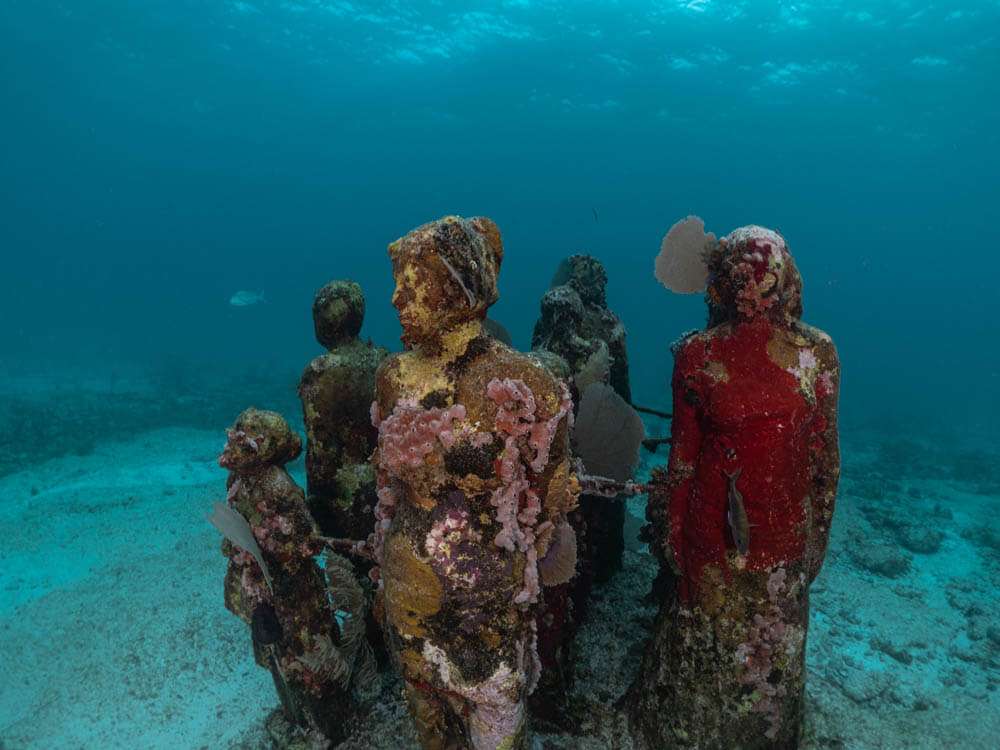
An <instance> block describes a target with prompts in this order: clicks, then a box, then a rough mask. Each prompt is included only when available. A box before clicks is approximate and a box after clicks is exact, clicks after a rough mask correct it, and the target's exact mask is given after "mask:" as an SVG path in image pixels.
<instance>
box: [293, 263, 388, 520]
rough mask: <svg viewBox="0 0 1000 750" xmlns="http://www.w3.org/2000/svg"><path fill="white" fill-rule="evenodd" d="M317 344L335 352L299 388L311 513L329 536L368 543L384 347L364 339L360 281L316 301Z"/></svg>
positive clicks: (336, 285)
mask: <svg viewBox="0 0 1000 750" xmlns="http://www.w3.org/2000/svg"><path fill="white" fill-rule="evenodd" d="M312 310H313V324H314V328H315V331H316V340H317V341H319V343H320V344H321V345H322V346H324V347H325V348H326V349H327V350H328V351H327V353H326V354H321V355H320V356H318V357H316V358H315V359H314V360H313V361H312V362H310V363H309V365H308V366H307V367H306V369H305V371H304V372H303V373H302V379H301V380H300V382H299V398H300V399H301V400H302V416H303V420H304V422H305V428H306V488H307V490H308V503H309V510H310V511H311V512H312V515H313V518H315V519H316V523H317V525H318V526H319V528H320V530H321V531H322V532H323V533H324V534H325V535H327V536H331V537H347V538H351V539H365V538H367V537H368V535H369V534H370V533H371V530H372V528H373V527H374V525H375V516H374V515H373V512H374V508H375V502H376V497H375V473H374V470H373V469H372V466H371V464H370V463H369V461H368V457H369V456H370V455H371V453H372V451H373V450H375V436H376V431H375V428H374V427H372V423H371V416H370V413H369V412H370V409H371V403H372V399H373V398H374V396H375V371H376V370H377V369H378V366H379V363H380V362H381V361H382V360H383V359H385V357H386V355H387V352H386V350H385V349H383V348H381V347H378V346H374V345H373V344H372V343H371V342H370V341H368V342H364V341H361V340H360V339H359V338H358V333H359V332H360V331H361V324H362V322H363V321H364V316H365V298H364V296H363V295H362V293H361V287H360V286H358V285H357V284H356V283H355V282H353V281H331V282H330V283H329V284H326V285H325V286H324V287H323V288H322V289H320V290H319V291H318V292H317V293H316V298H315V300H314V302H313V309H312Z"/></svg>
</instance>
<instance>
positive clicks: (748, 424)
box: [630, 217, 840, 750]
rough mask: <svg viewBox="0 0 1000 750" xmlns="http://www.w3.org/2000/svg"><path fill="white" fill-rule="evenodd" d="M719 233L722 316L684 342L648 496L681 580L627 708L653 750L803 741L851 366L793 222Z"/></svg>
mask: <svg viewBox="0 0 1000 750" xmlns="http://www.w3.org/2000/svg"><path fill="white" fill-rule="evenodd" d="M695 221H697V222H698V225H699V226H701V225H700V220H697V219H695V218H694V217H691V218H689V219H687V220H685V222H682V223H679V224H678V225H676V226H675V228H677V227H680V228H681V229H682V230H684V229H685V226H682V225H686V226H688V229H689V228H690V226H689V225H690V224H691V222H695ZM671 231H672V233H673V231H674V230H671ZM699 233H700V229H699V230H698V231H697V232H696V233H695V235H696V236H695V243H694V246H693V247H694V250H696V251H697V254H696V255H693V256H692V257H693V258H694V259H695V260H697V258H698V257H706V256H705V255H704V254H703V251H702V249H701V242H702V241H701V240H700V239H699V238H698V236H697V235H698V234H699ZM677 236H679V237H683V236H684V235H683V233H682V232H680V231H679V232H678V234H677ZM670 237H671V235H668V238H667V240H665V245H666V244H667V243H668V242H669V240H670ZM706 237H707V238H708V240H709V244H708V245H707V248H708V250H707V272H708V276H707V278H708V281H707V283H708V290H707V293H706V301H707V303H708V308H709V327H708V328H707V329H706V330H704V331H699V332H696V333H693V334H690V335H688V336H687V337H685V338H684V339H682V340H681V341H680V342H679V343H678V344H677V345H676V346H675V350H674V356H675V364H674V375H673V403H674V418H673V425H672V438H673V443H672V445H671V449H670V459H669V463H668V466H667V470H666V472H657V473H655V474H654V479H653V483H652V487H653V491H652V492H651V494H650V497H649V518H650V520H651V521H652V528H653V532H654V539H653V540H652V541H653V542H654V544H653V548H654V549H655V550H656V551H657V553H658V554H659V555H660V556H661V558H662V560H663V564H664V565H665V566H669V569H670V570H672V571H673V576H674V578H675V586H673V587H670V588H672V592H671V593H670V595H669V596H668V597H667V598H666V600H665V601H663V602H662V605H661V610H660V617H659V618H658V619H657V624H656V629H655V630H654V633H653V637H652V640H651V642H650V645H649V648H648V649H647V651H646V654H645V658H644V661H643V665H642V668H641V671H640V674H639V678H638V680H637V682H636V684H635V685H634V686H633V690H632V693H631V705H630V712H631V715H630V718H631V723H632V727H633V729H634V730H635V739H636V742H637V745H638V747H641V748H701V749H703V750H723V748H737V747H738V748H746V749H747V750H750V749H752V748H758V749H761V750H763V749H765V748H767V749H770V750H775V749H779V748H780V749H782V750H784V749H791V748H795V747H798V743H799V735H800V731H801V725H802V711H803V703H804V697H805V696H804V685H805V649H806V630H807V627H808V624H809V586H810V585H811V584H812V582H813V579H814V578H815V577H816V575H817V573H818V572H819V569H820V566H821V564H822V562H823V557H824V555H825V553H826V545H827V539H828V538H829V533H830V521H831V519H832V516H833V507H834V500H835V497H836V492H837V480H838V477H839V474H840V455H839V449H838V438H837V396H838V390H839V383H840V364H839V361H838V357H837V350H836V348H835V347H834V345H833V341H832V340H831V339H830V337H829V336H827V335H826V334H825V333H823V332H822V331H820V330H818V329H816V328H812V327H811V326H808V325H806V324H805V323H803V322H802V321H801V320H800V318H801V316H802V279H801V277H800V276H799V272H798V270H797V268H796V266H795V262H794V260H793V259H792V256H791V254H790V253H789V251H788V247H787V246H786V244H785V240H784V238H783V237H781V235H779V234H778V233H776V232H773V231H771V230H768V229H765V228H763V227H759V226H749V227H742V228H740V229H737V230H735V231H734V232H732V233H730V234H729V235H728V236H727V237H725V238H724V239H722V240H721V241H719V242H718V243H715V244H714V245H712V244H711V243H714V237H712V236H710V235H708V236H706ZM695 270H697V268H696V266H695ZM692 286H694V285H692Z"/></svg>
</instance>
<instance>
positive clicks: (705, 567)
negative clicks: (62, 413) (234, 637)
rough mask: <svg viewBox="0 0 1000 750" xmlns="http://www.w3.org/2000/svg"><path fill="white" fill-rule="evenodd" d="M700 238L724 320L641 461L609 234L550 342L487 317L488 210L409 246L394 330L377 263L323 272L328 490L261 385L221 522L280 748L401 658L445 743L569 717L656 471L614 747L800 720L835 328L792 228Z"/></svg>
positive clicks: (482, 748) (823, 497)
mask: <svg viewBox="0 0 1000 750" xmlns="http://www.w3.org/2000/svg"><path fill="white" fill-rule="evenodd" d="M698 242H701V243H703V245H704V247H703V248H701V249H700V254H699V258H700V262H701V263H703V265H704V273H705V285H706V287H707V290H706V299H707V302H708V306H709V327H708V328H706V330H703V331H698V332H694V333H690V334H687V335H686V336H684V337H683V338H682V339H681V340H680V341H679V342H678V343H677V344H675V346H674V356H675V370H674V375H673V382H672V390H673V415H672V428H671V436H670V439H669V441H668V440H666V439H654V440H652V441H646V442H647V447H652V449H654V450H655V448H656V446H657V445H659V444H661V443H664V442H670V455H669V461H668V463H667V465H666V467H664V468H657V469H654V470H653V473H652V477H651V478H650V479H649V481H648V482H646V483H645V484H638V483H637V482H635V481H634V480H633V478H632V476H631V472H632V470H633V469H634V466H635V463H636V462H635V456H636V452H637V450H638V442H639V441H640V440H641V439H642V437H643V434H642V422H641V420H640V419H639V417H638V415H636V414H635V409H634V408H633V407H634V404H632V394H631V391H630V386H629V370H628V358H627V354H626V347H625V329H624V327H623V326H622V323H621V321H620V320H619V319H618V318H617V316H615V314H614V313H613V312H611V310H609V309H608V306H607V301H606V297H605V288H606V284H607V276H606V273H605V269H604V267H603V266H602V265H601V263H600V262H599V261H597V260H596V259H594V258H592V257H589V256H586V255H574V256H571V257H569V258H568V259H566V260H565V261H564V262H563V263H562V265H561V266H560V267H559V269H558V271H557V273H556V276H555V278H554V279H553V283H552V286H551V288H550V289H549V290H548V291H547V292H546V293H545V295H544V297H543V298H542V301H541V313H540V317H539V319H538V323H537V324H536V327H535V330H534V334H533V337H532V352H530V353H521V352H519V351H516V350H515V349H514V348H512V346H511V345H510V340H509V337H508V336H507V335H506V334H505V332H504V331H503V329H502V327H500V326H499V325H497V324H496V323H494V322H493V321H491V320H489V319H488V318H487V317H486V316H487V311H488V309H489V308H490V306H491V305H493V304H494V303H495V302H496V301H497V299H498V297H499V292H498V285H497V281H498V275H499V270H500V265H501V262H502V260H503V255H504V250H503V245H502V242H501V237H500V232H499V230H498V228H497V226H496V225H495V224H494V223H493V222H492V221H490V220H489V219H486V218H473V219H463V218H460V217H455V216H449V217H445V218H443V219H440V220H438V221H434V222H431V223H429V224H426V225H424V226H421V227H419V228H417V229H415V230H413V231H412V232H410V233H409V234H407V235H406V236H405V237H403V238H401V239H399V240H397V241H396V242H393V243H392V244H391V245H389V258H390V260H391V262H392V271H393V276H394V278H395V282H396V287H395V292H394V294H393V297H392V303H393V305H394V306H395V308H396V309H397V311H398V313H399V320H400V323H401V325H402V330H403V336H402V342H403V345H404V350H403V351H402V352H400V353H396V354H389V353H388V352H387V351H386V350H385V349H382V348H380V347H377V346H374V345H373V344H372V343H370V342H367V343H366V342H363V341H362V340H361V339H360V338H359V332H360V330H361V325H362V321H363V318H364V311H365V301H364V297H363V295H362V291H361V289H360V288H359V286H358V285H357V284H355V283H353V282H350V281H334V282H331V283H329V284H327V285H326V286H324V287H323V288H322V289H320V290H319V292H318V293H317V295H316V298H315V303H314V305H313V318H314V323H315V332H316V338H317V340H318V341H319V343H320V344H321V345H322V346H323V347H324V348H325V349H326V350H327V351H326V353H324V354H322V355H320V356H318V357H316V358H315V359H314V360H313V361H312V362H310V363H309V365H308V366H307V367H306V368H305V371H304V373H303V375H302V378H301V382H300V385H299V395H300V398H301V401H302V408H303V416H304V423H305V430H306V473H307V488H306V492H303V491H302V489H300V488H299V487H298V486H296V484H295V482H294V481H293V480H292V479H291V478H290V477H289V475H288V474H287V473H286V471H285V469H284V468H283V467H284V465H285V464H286V463H287V462H289V461H291V460H293V459H294V458H296V457H297V456H298V455H299V453H300V451H301V442H300V440H299V438H298V437H297V436H296V435H295V433H294V432H293V431H292V430H291V429H290V428H289V426H288V424H287V423H286V421H285V420H284V419H283V418H282V417H281V416H280V415H278V414H276V413H274V412H267V411H261V410H257V409H248V410H247V411H245V412H244V413H243V414H241V415H240V416H239V418H238V419H237V420H236V422H235V423H234V424H233V426H232V427H231V428H230V429H229V431H228V441H227V444H226V448H225V450H224V452H223V454H222V456H221V458H220V464H221V465H222V466H223V467H224V468H226V469H228V470H229V479H228V483H227V487H228V498H227V500H226V502H225V503H219V504H217V506H216V510H215V515H214V516H213V518H212V521H213V523H215V524H216V526H218V528H219V529H220V530H221V531H222V532H223V533H224V534H225V537H226V539H225V541H224V542H223V551H224V553H225V554H226V556H227V557H228V558H229V566H228V571H227V575H226V581H225V603H226V606H227V607H228V608H229V609H230V610H231V611H232V612H233V613H234V614H236V615H237V616H239V617H240V618H242V619H243V620H244V621H246V622H247V624H248V625H249V626H250V631H251V636H252V644H253V652H254V656H255V658H256V660H257V662H258V663H259V664H260V665H261V666H263V667H265V668H267V669H269V670H270V672H271V674H272V676H273V678H274V683H275V687H276V689H277V692H278V695H279V698H280V701H281V705H280V708H279V709H278V710H277V711H276V713H275V714H274V716H273V717H272V719H271V720H269V730H270V732H271V736H272V738H273V739H274V741H275V744H276V745H277V746H280V747H284V748H291V747H302V748H307V747H325V746H332V745H335V744H336V743H338V742H340V741H342V740H343V739H345V737H346V735H347V733H348V732H349V728H350V726H351V724H352V722H353V721H355V720H357V717H358V716H359V715H362V714H363V712H364V711H365V710H366V708H367V706H368V705H369V704H370V701H371V700H372V697H371V694H372V692H373V690H375V689H376V688H377V685H378V682H379V674H380V672H381V673H382V674H385V673H392V672H394V673H395V674H398V675H399V677H400V678H401V681H402V690H403V693H404V695H405V698H406V701H407V703H408V706H409V711H410V714H411V716H412V719H413V723H414V726H415V728H416V732H417V735H418V737H419V741H420V744H421V746H422V747H424V748H427V749H440V750H452V749H456V750H457V749H461V748H468V749H470V750H501V749H502V750H521V749H523V748H528V747H529V746H530V745H531V731H532V727H533V726H535V727H537V726H543V727H556V728H557V729H561V730H563V731H571V729H572V727H571V725H572V724H573V723H574V721H575V719H574V718H573V715H572V710H571V708H570V707H569V704H568V701H567V696H568V695H569V693H570V690H571V685H572V679H573V677H572V675H573V657H572V644H573V637H574V633H575V632H576V630H577V629H578V628H579V626H580V625H581V623H582V622H583V621H584V620H585V618H586V617H587V616H588V608H587V602H588V599H589V596H590V594H591V588H592V587H593V586H594V585H598V584H601V583H602V582H605V581H607V580H608V579H609V578H611V577H612V576H613V575H614V574H615V572H616V571H617V570H618V569H619V567H620V566H621V564H622V554H623V549H624V542H623V521H624V512H625V511H624V503H623V502H622V499H623V498H624V497H625V496H627V495H629V494H636V493H639V492H641V493H644V494H646V495H647V496H648V506H647V507H648V510H647V520H648V524H647V526H646V527H645V529H644V531H643V538H644V539H645V540H647V541H648V542H649V544H650V548H651V550H652V551H653V552H654V553H655V555H656V556H657V557H658V559H659V561H660V567H661V573H660V576H659V577H658V579H657V584H656V585H655V587H654V591H655V595H656V597H657V598H658V599H659V603H660V612H659V616H658V618H657V620H656V623H655V625H654V627H653V630H652V632H651V633H650V636H649V641H648V644H647V647H646V651H645V655H644V657H643V660H642V664H641V668H640V670H639V672H638V674H637V675H636V676H635V677H634V681H633V684H632V688H631V689H630V690H629V691H628V693H627V695H625V696H624V697H623V699H622V700H621V701H620V702H619V703H618V704H617V705H616V707H615V708H614V709H612V710H618V711H620V712H621V714H622V715H624V716H625V717H626V718H627V722H623V725H625V726H627V727H628V731H627V733H626V734H627V735H628V736H627V737H622V738H621V746H623V747H626V746H634V747H641V748H719V749H721V748H727V749H728V748H794V747H796V746H797V745H798V743H799V738H800V734H801V725H802V715H803V699H804V677H805V670H804V654H805V637H806V628H807V625H808V591H809V586H810V584H811V582H812V581H813V579H814V578H815V576H816V575H817V573H818V571H819V569H820V565H821V563H822V560H823V557H824V554H825V548H826V541H827V537H828V533H829V528H830V520H831V516H832V512H833V504H834V498H835V495H836V486H837V479H838V474H839V455H838V447H837V446H838V439H837V422H836V417H837V393H838V387H839V365H838V361H837V354H836V350H835V348H834V346H833V343H832V342H831V340H830V338H829V337H827V336H826V335H825V334H824V333H822V332H820V331H818V330H817V329H814V328H811V327H809V326H807V325H805V324H804V323H802V322H801V320H800V317H801V314H802V306H801V278H800V276H799V273H798V271H797V269H796V266H795V263H794V261H793V259H792V256H791V255H790V254H789V252H788V248H787V246H786V244H785V241H784V239H783V238H782V237H781V236H780V235H778V234H776V233H774V232H770V231H768V230H765V229H762V228H760V227H744V228H742V229H739V230H736V231H734V232H732V233H731V234H730V235H728V236H727V237H725V238H723V239H722V240H719V241H715V240H714V237H712V236H711V235H707V236H705V238H704V241H703V240H702V239H698ZM667 416H669V415H667ZM647 593H648V592H636V596H637V597H639V596H643V595H645V594H647ZM629 743H631V744H629Z"/></svg>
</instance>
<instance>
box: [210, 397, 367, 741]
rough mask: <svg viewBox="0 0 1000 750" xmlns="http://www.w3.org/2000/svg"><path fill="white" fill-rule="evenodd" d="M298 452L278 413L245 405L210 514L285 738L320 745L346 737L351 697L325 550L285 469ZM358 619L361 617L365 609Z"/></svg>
mask: <svg viewBox="0 0 1000 750" xmlns="http://www.w3.org/2000/svg"><path fill="white" fill-rule="evenodd" d="M301 450H302V444H301V441H300V440H299V438H298V436H297V435H296V434H295V433H294V432H292V430H291V429H290V428H289V426H288V423H287V422H285V420H284V419H283V418H282V417H281V415H280V414H277V413H275V412H271V411H262V410H259V409H253V408H251V409H247V410H246V411H244V412H243V413H242V414H240V416H239V417H238V418H237V420H236V422H235V423H234V424H233V426H232V427H231V428H230V429H229V430H228V439H227V442H226V447H225V449H224V450H223V452H222V455H221V456H220V457H219V465H220V466H222V467H223V468H225V469H228V470H229V478H228V480H227V483H226V485H227V487H228V494H227V501H226V503H225V504H223V503H218V504H217V505H216V508H215V514H214V515H213V517H212V518H211V519H210V520H211V521H212V522H213V524H215V525H216V527H217V528H219V530H220V531H222V532H223V534H225V535H226V539H225V540H224V541H223V544H222V551H223V553H224V554H225V555H226V557H228V558H229V567H228V569H227V571H226V580H225V602H226V608H227V609H229V611H231V612H232V613H233V614H235V615H237V616H238V617H239V618H240V619H242V620H243V621H244V622H246V623H247V624H248V625H250V627H251V635H252V638H253V651H254V658H255V659H256V661H257V663H258V664H260V665H261V666H262V667H265V668H267V669H269V670H270V671H271V675H272V677H273V678H274V684H275V687H276V689H277V691H278V695H279V697H280V699H281V708H282V710H283V713H284V719H285V722H286V725H287V726H288V727H289V728H290V730H291V732H290V736H288V737H286V738H284V741H282V742H280V743H279V744H280V745H281V746H282V747H292V746H294V737H293V736H292V735H294V736H298V737H300V738H301V737H303V736H305V737H308V738H309V740H310V741H312V742H313V743H314V744H317V745H319V746H325V745H324V743H326V742H337V741H339V740H341V739H343V736H344V723H345V719H346V718H347V717H348V716H349V715H350V714H351V712H352V709H353V705H354V704H353V702H352V700H351V696H350V693H349V692H348V690H347V685H348V682H349V678H350V673H351V670H352V667H353V663H352V662H353V654H352V653H351V652H350V649H347V648H346V647H345V644H344V643H343V642H342V633H341V630H340V628H339V627H338V625H337V620H336V619H335V618H334V612H333V611H332V610H331V607H330V605H329V603H328V598H327V592H326V587H325V584H324V576H323V572H322V570H321V569H320V567H319V565H317V563H316V561H315V560H314V559H313V556H314V555H315V554H317V553H318V552H319V551H320V550H321V549H322V544H321V543H320V542H319V541H318V540H317V537H316V531H315V528H314V526H313V521H312V519H311V517H310V515H309V512H308V511H307V509H306V505H305V498H304V496H303V493H302V490H301V489H300V488H299V487H298V486H297V485H296V484H295V482H294V481H293V480H292V478H291V477H290V476H289V475H288V473H287V472H286V471H285V469H284V464H286V463H287V462H289V461H291V460H293V459H294V458H296V457H297V456H298V455H299V453H300V452H301ZM359 614H361V617H362V618H363V613H359Z"/></svg>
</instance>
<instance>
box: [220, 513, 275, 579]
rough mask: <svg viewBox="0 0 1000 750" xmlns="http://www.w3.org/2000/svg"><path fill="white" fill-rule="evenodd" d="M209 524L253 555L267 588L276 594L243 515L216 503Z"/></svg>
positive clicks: (269, 573) (255, 541)
mask: <svg viewBox="0 0 1000 750" xmlns="http://www.w3.org/2000/svg"><path fill="white" fill-rule="evenodd" d="M207 518H208V520H209V522H210V523H211V524H212V525H213V526H214V527H215V528H217V529H218V530H219V531H220V532H221V533H222V535H223V536H224V537H226V539H228V540H229V541H230V542H232V543H233V544H235V545H236V546H237V547H239V548H240V549H242V550H244V551H246V552H249V553H250V554H251V555H253V559H254V560H256V561H257V564H258V565H259V566H260V571H261V573H263V574H264V580H265V581H267V587H268V588H269V589H271V592H272V593H273V592H274V585H273V584H272V583H271V572H270V571H269V570H268V569H267V563H266V562H264V556H263V555H262V554H261V551H260V547H259V546H258V545H257V540H256V539H254V536H253V529H251V528H250V524H249V523H247V520H246V519H245V518H244V517H243V515H242V514H241V513H240V512H239V511H237V510H235V509H233V508H231V507H229V505H227V504H226V503H215V504H214V505H213V506H212V515H210V516H207Z"/></svg>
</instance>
